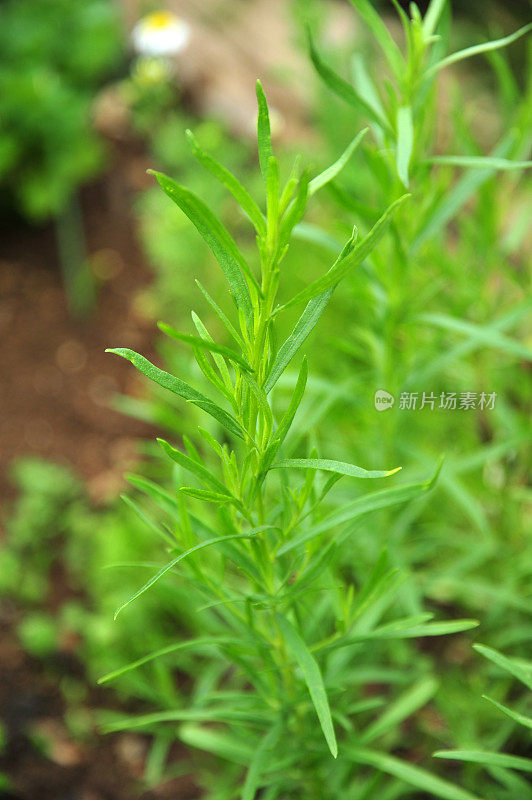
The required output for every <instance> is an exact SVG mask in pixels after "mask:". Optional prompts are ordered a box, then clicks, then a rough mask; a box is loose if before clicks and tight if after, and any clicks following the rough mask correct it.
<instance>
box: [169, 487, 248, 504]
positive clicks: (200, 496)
mask: <svg viewBox="0 0 532 800" xmlns="http://www.w3.org/2000/svg"><path fill="white" fill-rule="evenodd" d="M179 491H180V492H181V493H182V494H186V495H187V496H188V497H194V498H195V499H196V500H204V501H205V502H207V503H217V504H218V505H221V504H223V503H232V504H233V505H240V503H239V500H238V499H237V498H236V497H233V496H232V495H229V494H227V492H211V491H210V490H209V489H195V488H194V487H193V486H181V487H180V488H179Z"/></svg>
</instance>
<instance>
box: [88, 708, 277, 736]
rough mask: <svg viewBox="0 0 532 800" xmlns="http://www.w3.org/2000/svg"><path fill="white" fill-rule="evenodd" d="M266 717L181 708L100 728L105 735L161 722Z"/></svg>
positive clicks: (251, 720)
mask: <svg viewBox="0 0 532 800" xmlns="http://www.w3.org/2000/svg"><path fill="white" fill-rule="evenodd" d="M265 718H266V715H265V714H264V713H261V712H259V711H257V710H256V709H254V710H253V711H241V710H240V709H232V708H229V707H226V706H220V707H217V706H211V707H201V708H183V709H175V710H170V711H159V712H155V713H152V714H139V715H137V716H128V717H123V718H122V719H118V720H116V721H115V722H110V723H108V724H107V725H104V726H102V727H103V730H104V731H105V733H116V732H117V731H123V730H130V729H132V728H144V727H146V726H150V725H158V724H159V723H161V722H248V723H249V722H251V723H253V722H255V721H259V720H262V719H265Z"/></svg>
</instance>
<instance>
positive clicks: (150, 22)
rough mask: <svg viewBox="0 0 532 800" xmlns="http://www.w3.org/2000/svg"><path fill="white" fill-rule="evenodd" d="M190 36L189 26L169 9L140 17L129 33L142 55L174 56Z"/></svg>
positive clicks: (136, 48)
mask: <svg viewBox="0 0 532 800" xmlns="http://www.w3.org/2000/svg"><path fill="white" fill-rule="evenodd" d="M189 38H190V28H189V26H188V25H187V24H186V22H183V20H182V19H180V18H179V17H177V16H176V15H175V14H172V13H171V12H170V11H154V12H153V13H152V14H147V15H146V16H145V17H142V18H141V19H140V20H139V21H138V22H137V24H136V25H135V27H134V28H133V31H132V34H131V41H132V42H133V47H134V48H135V50H136V51H137V53H139V54H140V55H143V56H152V57H156V56H159V57H164V56H174V55H176V53H179V52H180V51H181V50H183V49H184V48H185V47H186V45H187V43H188V40H189Z"/></svg>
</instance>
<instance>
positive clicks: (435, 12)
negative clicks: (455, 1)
mask: <svg viewBox="0 0 532 800" xmlns="http://www.w3.org/2000/svg"><path fill="white" fill-rule="evenodd" d="M446 3H447V0H430V3H429V7H428V8H427V12H426V14H425V17H424V19H423V33H424V34H425V41H426V40H427V39H429V38H430V37H431V36H432V34H433V33H434V31H435V30H436V27H437V25H438V22H439V20H440V17H441V15H442V11H443V9H444V8H445V4H446Z"/></svg>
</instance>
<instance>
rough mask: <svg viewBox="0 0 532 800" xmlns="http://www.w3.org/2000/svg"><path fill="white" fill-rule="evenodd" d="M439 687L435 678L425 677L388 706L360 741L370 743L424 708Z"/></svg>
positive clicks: (366, 730) (365, 731)
mask: <svg viewBox="0 0 532 800" xmlns="http://www.w3.org/2000/svg"><path fill="white" fill-rule="evenodd" d="M437 688H438V683H437V681H435V680H434V678H432V677H428V678H423V679H422V680H421V681H419V682H418V683H416V684H415V686H412V687H411V688H410V689H408V691H406V692H404V693H403V694H402V695H400V696H399V697H398V698H397V700H394V701H393V702H392V703H391V704H390V705H389V706H387V707H386V709H385V711H384V713H383V714H382V715H381V716H380V717H379V718H378V719H376V720H375V722H373V723H371V725H369V727H367V728H366V729H365V730H364V731H363V733H362V736H361V738H360V741H361V742H362V743H363V744H369V743H370V742H372V741H373V740H374V739H378V738H379V736H382V735H383V734H384V733H387V731H389V730H391V729H392V728H395V727H396V726H397V725H399V724H400V723H401V722H403V720H405V719H408V717H410V716H411V715H412V714H413V713H414V712H415V711H418V710H419V709H420V708H423V706H424V705H426V704H427V703H428V701H429V700H430V698H431V697H433V695H434V694H435V692H436V690H437Z"/></svg>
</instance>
